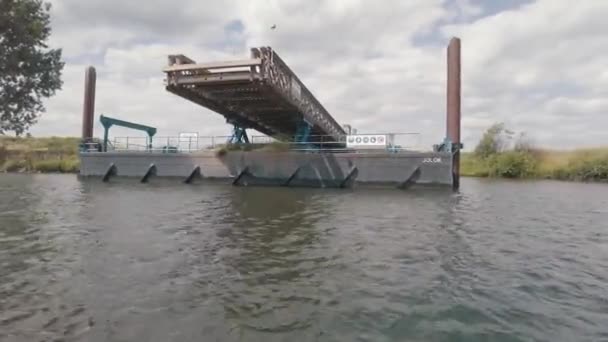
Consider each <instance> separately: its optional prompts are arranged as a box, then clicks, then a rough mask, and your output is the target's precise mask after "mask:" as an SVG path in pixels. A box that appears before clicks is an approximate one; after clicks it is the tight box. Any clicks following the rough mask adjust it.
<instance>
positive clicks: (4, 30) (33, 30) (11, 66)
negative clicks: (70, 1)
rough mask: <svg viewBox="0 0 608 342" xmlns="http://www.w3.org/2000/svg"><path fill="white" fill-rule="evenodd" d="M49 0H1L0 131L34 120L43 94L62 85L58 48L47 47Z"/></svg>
mask: <svg viewBox="0 0 608 342" xmlns="http://www.w3.org/2000/svg"><path fill="white" fill-rule="evenodd" d="M50 7H51V5H50V3H47V2H44V1H42V0H0V134H5V133H6V132H9V131H12V132H15V134H16V135H21V134H22V133H24V132H25V131H27V130H28V129H29V127H30V126H31V125H33V124H34V123H36V121H37V119H38V116H39V115H40V113H42V112H44V110H45V108H44V105H43V103H42V100H43V99H44V98H48V97H50V96H53V95H54V94H55V91H57V90H59V89H61V85H62V81H61V70H62V69H63V65H64V63H63V62H62V61H61V49H50V48H49V47H48V45H47V43H46V42H47V40H48V38H49V35H50V33H51V28H50V16H49V10H50Z"/></svg>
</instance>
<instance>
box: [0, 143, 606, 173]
mask: <svg viewBox="0 0 608 342" xmlns="http://www.w3.org/2000/svg"><path fill="white" fill-rule="evenodd" d="M78 143H79V138H75V137H49V138H15V137H3V136H0V172H44V173H51V172H61V173H77V172H78V171H79V166H80V165H79V159H78ZM461 174H462V175H463V176H468V177H496V178H530V179H535V178H536V179H557V180H574V181H598V182H604V181H608V148H595V149H578V150H572V151H552V150H540V149H530V150H527V151H504V152H499V153H495V154H492V155H490V156H488V157H486V158H480V157H478V156H476V155H475V154H474V153H463V154H462V159H461Z"/></svg>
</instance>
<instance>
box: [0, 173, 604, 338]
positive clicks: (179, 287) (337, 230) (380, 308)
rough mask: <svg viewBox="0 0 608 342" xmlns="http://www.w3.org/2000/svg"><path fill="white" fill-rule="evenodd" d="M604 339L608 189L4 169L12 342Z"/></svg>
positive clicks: (5, 305) (5, 295)
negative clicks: (315, 185)
mask: <svg viewBox="0 0 608 342" xmlns="http://www.w3.org/2000/svg"><path fill="white" fill-rule="evenodd" d="M602 340H603V341H606V340H608V186H607V185H600V184H579V183H564V182H550V181H540V182H539V181H535V182H509V181H489V180H476V179H464V180H463V182H462V189H461V191H460V192H459V193H452V192H451V191H445V190H439V189H434V190H431V189H427V190H408V191H396V190H372V189H369V190H364V189H357V190H354V191H353V190H340V191H339V190H321V189H285V188H253V187H251V188H240V187H232V186H227V185H219V184H199V185H191V186H188V185H184V184H181V183H177V182H174V181H167V180H162V181H161V180H155V182H153V183H152V184H147V185H143V184H138V183H136V182H133V181H124V180H117V181H116V182H114V183H111V184H103V183H101V182H100V181H99V180H86V181H85V180H80V179H78V178H77V177H76V176H73V175H10V174H8V175H0V341H290V342H293V341H602Z"/></svg>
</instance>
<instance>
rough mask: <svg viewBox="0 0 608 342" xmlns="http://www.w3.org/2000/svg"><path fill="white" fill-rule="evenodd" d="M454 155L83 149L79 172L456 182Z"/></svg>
mask: <svg viewBox="0 0 608 342" xmlns="http://www.w3.org/2000/svg"><path fill="white" fill-rule="evenodd" d="M452 157H453V155H452V153H448V152H399V153H389V152H380V153H328V152H313V153H306V152H297V151H289V152H269V151H248V152H244V151H229V152H225V153H219V154H218V153H217V152H215V151H201V152H195V153H158V152H145V151H142V152H99V153H97V152H83V153H81V154H80V160H81V167H80V175H81V176H84V177H97V178H99V179H100V180H104V181H109V180H111V178H112V177H114V176H119V177H132V178H136V179H138V180H140V181H141V182H148V181H151V180H152V179H153V178H154V177H172V178H176V180H179V181H183V182H185V183H190V182H194V181H196V180H197V179H213V180H220V181H224V182H226V183H227V184H233V185H239V186H249V185H251V186H265V185H268V186H292V187H297V186H300V187H320V188H325V187H333V188H350V187H353V186H358V185H372V186H382V187H395V188H409V187H411V186H420V185H440V186H453V181H454V177H453V170H452V165H453V163H452Z"/></svg>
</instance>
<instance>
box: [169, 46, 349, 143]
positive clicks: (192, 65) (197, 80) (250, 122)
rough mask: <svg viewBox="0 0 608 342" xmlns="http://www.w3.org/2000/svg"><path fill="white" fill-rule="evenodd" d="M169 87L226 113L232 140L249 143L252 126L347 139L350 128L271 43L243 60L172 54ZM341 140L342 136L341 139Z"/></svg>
mask: <svg viewBox="0 0 608 342" xmlns="http://www.w3.org/2000/svg"><path fill="white" fill-rule="evenodd" d="M163 71H164V72H165V73H166V76H167V79H166V89H167V90H168V91H169V92H171V93H173V94H176V95H178V96H181V97H183V98H185V99H188V100H190V101H192V102H194V103H196V104H199V105H201V106H203V107H206V108H208V109H210V110H212V111H215V112H217V113H219V114H221V115H223V116H224V117H225V118H226V120H227V122H228V123H230V124H232V125H233V126H234V132H233V135H232V138H231V139H230V140H231V142H248V138H247V134H246V133H245V129H248V128H252V129H255V130H257V131H259V132H261V133H264V134H266V135H268V136H271V137H273V138H275V139H278V140H282V141H295V142H299V143H302V142H311V143H314V142H316V140H318V139H321V138H320V137H323V139H324V141H327V140H333V141H336V142H337V141H343V139H344V135H345V134H346V132H345V131H344V129H343V128H342V127H341V126H340V125H339V124H338V123H337V122H336V120H334V118H333V117H332V116H331V115H330V114H329V113H328V112H327V110H326V109H325V108H324V107H323V105H321V103H320V102H319V101H318V100H317V99H316V98H315V97H314V96H313V95H312V93H311V92H310V91H309V90H308V88H306V86H305V85H304V84H303V83H302V81H300V79H299V78H298V77H297V76H296V75H295V74H294V73H293V71H291V69H290V68H289V67H288V66H287V64H285V62H284V61H283V60H282V59H281V58H280V57H279V55H278V54H277V53H276V52H274V51H273V50H272V49H271V48H270V47H261V48H252V49H251V57H250V58H249V59H245V60H235V61H223V62H213V63H196V62H195V61H194V60H192V59H190V58H188V57H186V56H184V55H170V56H169V66H168V67H166V68H165V69H164V70H163ZM341 139H342V140H341Z"/></svg>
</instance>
